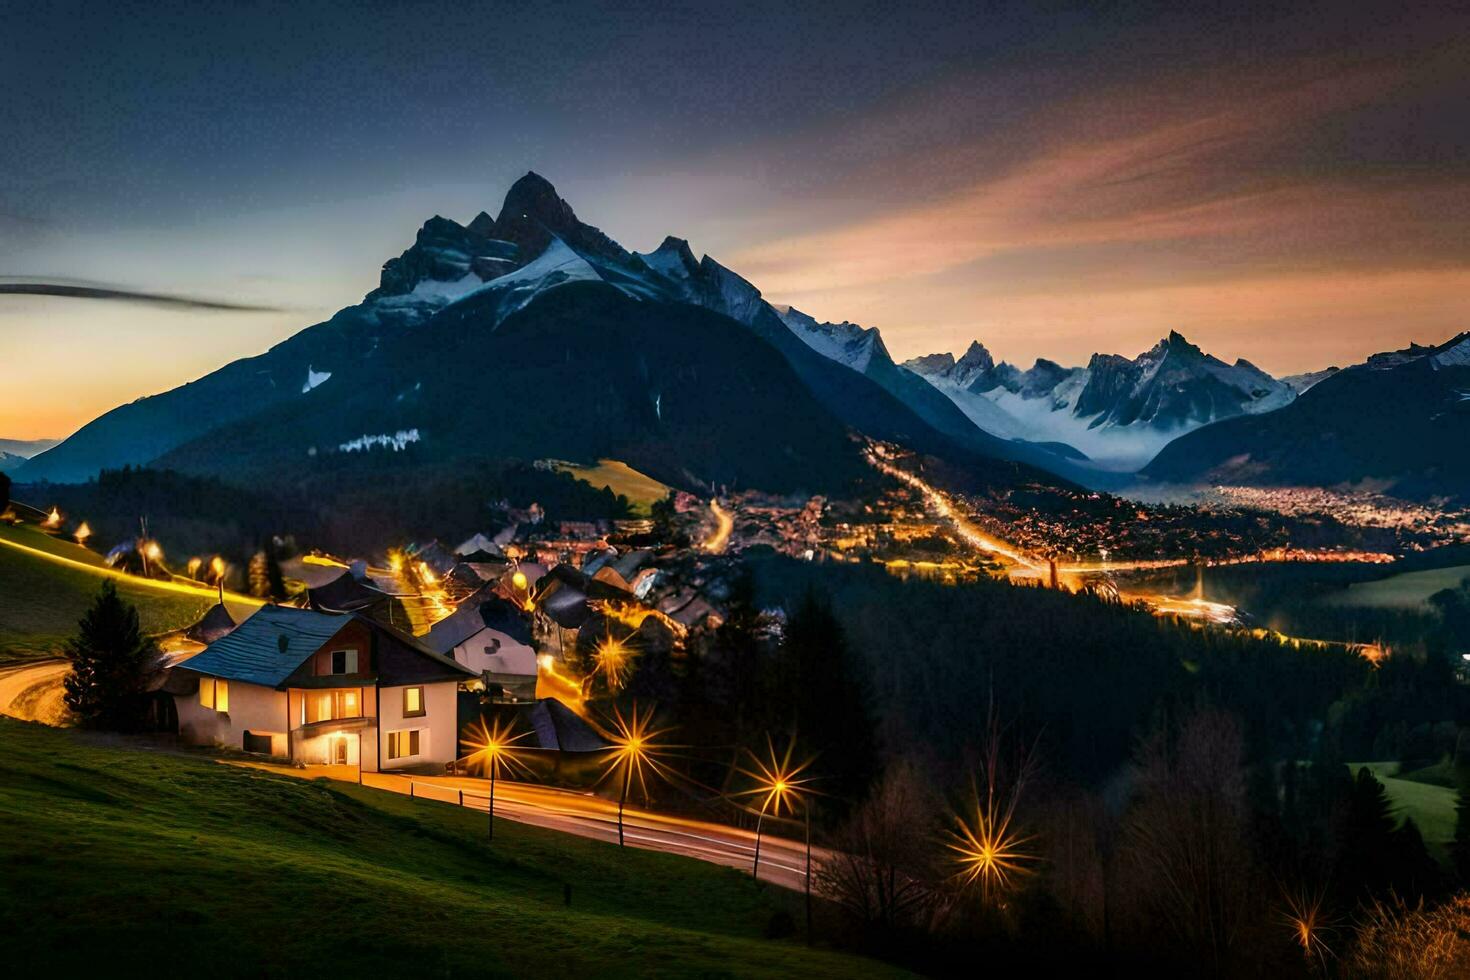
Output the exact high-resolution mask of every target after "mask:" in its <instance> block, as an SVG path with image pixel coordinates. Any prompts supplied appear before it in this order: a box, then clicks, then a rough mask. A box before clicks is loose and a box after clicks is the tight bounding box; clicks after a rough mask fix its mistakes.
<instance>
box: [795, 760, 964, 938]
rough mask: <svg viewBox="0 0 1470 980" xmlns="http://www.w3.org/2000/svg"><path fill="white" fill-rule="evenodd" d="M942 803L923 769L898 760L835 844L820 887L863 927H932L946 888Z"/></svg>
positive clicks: (822, 869)
mask: <svg viewBox="0 0 1470 980" xmlns="http://www.w3.org/2000/svg"><path fill="white" fill-rule="evenodd" d="M939 812H940V805H939V801H938V799H937V798H936V796H935V794H934V792H933V790H932V789H931V788H930V785H929V783H928V781H927V780H926V779H925V778H924V776H923V774H922V773H921V772H920V771H919V768H918V766H916V765H915V764H914V763H913V762H911V761H908V760H899V761H897V762H893V763H891V764H890V765H889V766H888V768H887V769H886V770H885V772H884V774H883V778H882V780H881V781H880V782H879V783H878V785H877V787H875V788H874V790H873V792H872V794H871V795H870V796H869V797H868V799H867V800H866V801H865V802H864V803H863V804H862V805H861V806H859V807H858V809H857V810H856V811H855V812H854V813H853V815H852V817H851V818H850V819H849V820H848V822H847V824H846V825H845V826H844V827H843V828H842V829H841V830H840V831H839V832H838V833H837V834H836V835H835V836H834V837H833V839H832V854H831V856H830V857H829V858H827V859H826V860H825V861H823V862H822V863H821V864H820V865H819V866H818V868H817V871H816V875H815V883H816V886H817V889H818V891H819V892H821V893H822V894H824V895H826V896H827V897H828V898H830V899H832V900H833V901H834V902H836V903H837V904H838V905H840V906H841V907H842V908H843V909H844V910H845V911H846V912H847V913H848V914H849V915H851V916H852V917H853V918H854V919H856V920H857V921H858V922H860V923H861V924H863V925H864V926H869V927H877V928H881V929H885V930H895V929H910V928H928V927H929V926H930V925H932V920H933V915H934V913H935V910H936V906H937V902H938V898H939V891H938V889H937V888H936V886H935V879H936V862H935V846H934V840H935V837H936V836H937V831H938V824H937V814H938V813H939Z"/></svg>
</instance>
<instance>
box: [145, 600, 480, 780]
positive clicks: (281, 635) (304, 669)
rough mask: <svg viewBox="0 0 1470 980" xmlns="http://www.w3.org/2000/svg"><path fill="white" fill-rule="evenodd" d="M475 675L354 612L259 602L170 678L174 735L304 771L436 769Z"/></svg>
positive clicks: (450, 755)
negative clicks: (460, 699)
mask: <svg viewBox="0 0 1470 980" xmlns="http://www.w3.org/2000/svg"><path fill="white" fill-rule="evenodd" d="M475 676H476V674H475V672H474V671H472V670H470V669H469V668H467V667H463V666H461V665H460V664H458V663H456V662H455V661H454V660H452V659H450V658H449V657H445V656H442V655H440V654H438V653H436V652H434V651H433V650H432V649H430V648H429V647H427V646H425V645H424V644H423V643H421V642H420V641H418V640H415V639H414V638H413V637H411V636H408V635H406V634H404V633H401V632H399V631H398V630H395V629H392V628H391V627H388V626H384V625H383V624H382V623H379V622H376V621H374V620H372V619H369V618H367V617H366V616H363V615H360V614H357V613H323V612H317V611H313V610H308V609H294V608H290V607H286V606H265V607H263V608H262V609H260V610H259V611H258V612H256V613H255V614H254V615H253V616H251V617H250V618H249V619H247V620H245V621H244V622H243V623H241V624H240V625H239V626H238V627H236V628H235V629H234V630H233V631H232V632H230V633H229V634H227V635H225V636H223V637H221V638H220V639H218V640H216V641H215V642H213V643H211V644H210V645H209V646H208V647H207V648H205V650H204V651H203V652H202V653H199V654H197V655H196V656H194V657H192V658H191V659H189V660H186V661H184V662H183V663H181V664H179V665H178V666H176V667H174V668H172V670H171V671H170V676H169V680H168V683H167V686H166V690H167V691H168V692H169V693H171V694H173V695H174V700H175V704H176V707H177V710H178V721H179V735H180V737H181V738H182V739H183V740H184V741H186V742H189V743H192V744H195V745H221V746H228V747H231V748H236V749H243V750H244V751H246V752H257V753H260V754H262V755H271V756H277V757H280V758H285V759H289V760H291V761H292V762H297V763H302V764H306V765H344V766H357V765H361V767H362V769H363V770H364V771H367V772H378V771H383V770H392V769H415V770H435V771H437V770H442V769H443V768H444V766H445V765H446V764H448V763H449V762H451V761H453V760H454V759H455V758H456V757H457V755H458V749H459V744H458V742H459V718H458V706H457V698H456V693H457V691H458V689H459V686H460V684H461V683H463V682H465V681H469V680H471V679H472V678H474V677H475Z"/></svg>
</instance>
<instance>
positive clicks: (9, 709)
mask: <svg viewBox="0 0 1470 980" xmlns="http://www.w3.org/2000/svg"><path fill="white" fill-rule="evenodd" d="M70 670H71V665H70V664H68V663H67V662H66V661H65V660H42V661H38V662H37V663H32V664H25V665H23V666H20V667H6V668H4V669H0V714H4V715H10V716H11V717H12V718H19V719H21V720H22V721H39V722H44V723H46V724H48V725H62V724H65V723H66V716H67V711H66V705H65V704H64V703H63V702H62V700H61V695H62V688H61V682H62V680H63V679H64V678H65V677H66V675H67V673H68V672H69V671H70Z"/></svg>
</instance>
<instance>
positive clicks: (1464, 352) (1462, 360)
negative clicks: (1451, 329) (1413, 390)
mask: <svg viewBox="0 0 1470 980" xmlns="http://www.w3.org/2000/svg"><path fill="white" fill-rule="evenodd" d="M1430 361H1431V363H1433V364H1434V366H1435V367H1437V368H1441V367H1470V334H1461V335H1460V336H1459V337H1457V338H1455V340H1453V341H1450V345H1449V346H1447V347H1446V348H1444V349H1442V350H1440V352H1439V353H1438V354H1435V355H1434V356H1433V357H1432V358H1431V359H1430Z"/></svg>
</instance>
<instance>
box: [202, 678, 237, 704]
mask: <svg viewBox="0 0 1470 980" xmlns="http://www.w3.org/2000/svg"><path fill="white" fill-rule="evenodd" d="M199 706H200V707H202V708H213V709H214V710H215V711H220V712H224V711H229V710H230V685H229V682H227V681H221V680H215V679H214V678H213V677H202V678H200V680H199Z"/></svg>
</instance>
